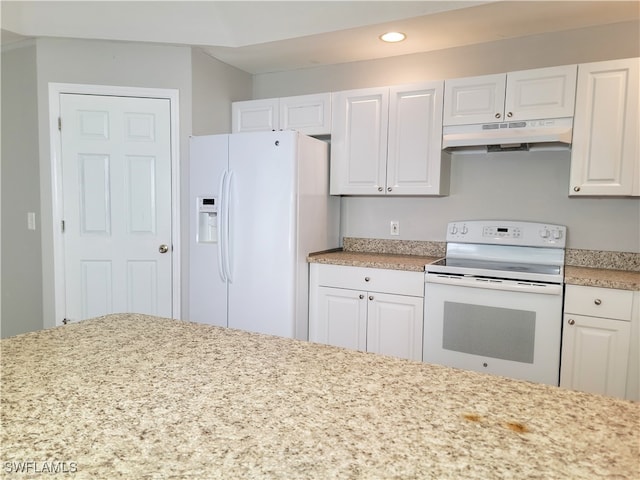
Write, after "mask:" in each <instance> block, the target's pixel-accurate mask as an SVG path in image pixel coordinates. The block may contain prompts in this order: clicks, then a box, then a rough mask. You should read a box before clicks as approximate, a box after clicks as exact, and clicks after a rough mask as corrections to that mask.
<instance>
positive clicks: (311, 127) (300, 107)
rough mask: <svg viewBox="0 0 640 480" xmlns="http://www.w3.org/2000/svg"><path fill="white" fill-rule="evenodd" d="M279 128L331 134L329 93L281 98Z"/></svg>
mask: <svg viewBox="0 0 640 480" xmlns="http://www.w3.org/2000/svg"><path fill="white" fill-rule="evenodd" d="M280 129H282V130H297V131H298V132H302V133H304V134H306V135H329V134H331V94H330V93H320V94H317V95H298V96H295V97H284V98H281V99H280Z"/></svg>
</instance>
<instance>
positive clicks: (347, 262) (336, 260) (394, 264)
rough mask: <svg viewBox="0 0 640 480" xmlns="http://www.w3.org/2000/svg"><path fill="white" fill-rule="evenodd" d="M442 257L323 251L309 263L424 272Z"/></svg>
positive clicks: (314, 255) (310, 257)
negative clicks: (430, 264) (429, 264)
mask: <svg viewBox="0 0 640 480" xmlns="http://www.w3.org/2000/svg"><path fill="white" fill-rule="evenodd" d="M438 258H441V257H425V256H421V255H397V254H392V253H372V252H346V251H342V250H340V251H334V252H321V253H314V254H311V255H309V256H308V258H307V260H308V261H309V263H326V264H330V265H344V266H347V267H371V268H386V269H389V270H409V271H413V272H424V266H425V265H426V264H428V263H431V262H434V261H436V260H438Z"/></svg>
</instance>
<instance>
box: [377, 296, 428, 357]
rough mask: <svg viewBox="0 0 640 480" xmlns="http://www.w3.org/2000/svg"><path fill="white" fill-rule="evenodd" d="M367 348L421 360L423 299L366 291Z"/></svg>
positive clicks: (385, 353) (381, 352)
mask: <svg viewBox="0 0 640 480" xmlns="http://www.w3.org/2000/svg"><path fill="white" fill-rule="evenodd" d="M367 301H368V309H367V312H368V320H367V351H369V352H375V353H380V354H383V355H391V356H394V357H400V358H407V359H410V360H418V361H420V360H422V319H423V317H424V314H423V299H422V298H419V297H408V296H404V295H389V294H385V293H369V297H368V298H367Z"/></svg>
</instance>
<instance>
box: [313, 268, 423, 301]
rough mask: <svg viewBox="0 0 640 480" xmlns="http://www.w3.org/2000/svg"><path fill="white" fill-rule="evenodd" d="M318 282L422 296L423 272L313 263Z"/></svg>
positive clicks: (369, 290) (370, 290) (333, 285)
mask: <svg viewBox="0 0 640 480" xmlns="http://www.w3.org/2000/svg"><path fill="white" fill-rule="evenodd" d="M313 266H314V267H316V268H317V272H318V284H319V285H322V286H325V287H337V288H350V289H353V290H364V291H367V292H383V293H396V294H399V295H409V296H413V297H423V296H424V273H422V272H407V271H404V270H387V269H384V268H365V267H344V266H341V265H320V264H314V265H313Z"/></svg>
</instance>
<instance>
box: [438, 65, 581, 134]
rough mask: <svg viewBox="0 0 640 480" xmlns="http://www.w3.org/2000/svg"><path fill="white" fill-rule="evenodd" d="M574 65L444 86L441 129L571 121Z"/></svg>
mask: <svg viewBox="0 0 640 480" xmlns="http://www.w3.org/2000/svg"><path fill="white" fill-rule="evenodd" d="M575 92H576V65H566V66H561V67H550V68H538V69H534V70H523V71H519V72H510V73H506V74H498V75H483V76H480V77H469V78H458V79H452V80H447V81H446V82H445V94H444V116H443V123H444V125H467V124H473V123H491V122H502V121H518V120H536V119H548V118H562V117H572V116H573V110H574V102H575Z"/></svg>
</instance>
